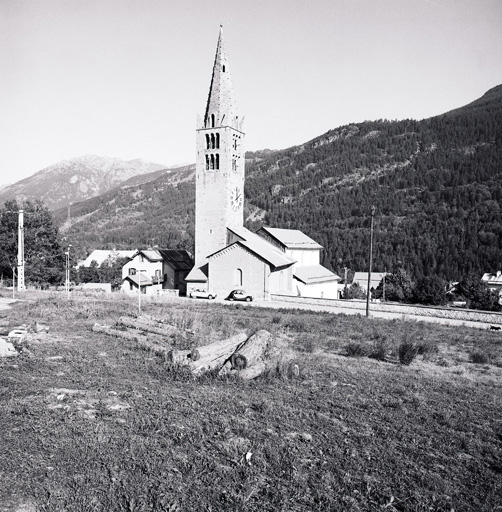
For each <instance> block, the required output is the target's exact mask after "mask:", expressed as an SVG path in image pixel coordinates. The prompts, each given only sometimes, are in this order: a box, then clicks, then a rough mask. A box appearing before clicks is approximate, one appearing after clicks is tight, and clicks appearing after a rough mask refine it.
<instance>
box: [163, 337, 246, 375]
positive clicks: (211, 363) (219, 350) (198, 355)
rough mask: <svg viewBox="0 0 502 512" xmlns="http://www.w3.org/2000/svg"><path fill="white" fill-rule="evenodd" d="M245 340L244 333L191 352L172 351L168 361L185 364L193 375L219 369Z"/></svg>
mask: <svg viewBox="0 0 502 512" xmlns="http://www.w3.org/2000/svg"><path fill="white" fill-rule="evenodd" d="M246 339H247V335H246V334H245V333H240V334H236V335H235V336H232V337H231V338H228V339H226V340H223V341H217V342H216V343H211V345H206V346H203V347H197V348H196V349H193V350H172V351H171V352H170V353H169V356H168V357H169V359H170V360H171V361H172V362H174V363H178V364H187V365H189V367H190V370H191V371H192V372H193V373H201V372H203V371H208V370H214V369H217V368H221V366H223V364H224V363H225V361H226V360H227V359H228V358H229V357H230V356H231V355H232V354H233V353H234V352H235V350H236V349H237V348H238V347H239V346H240V345H242V343H244V342H245V341H246Z"/></svg>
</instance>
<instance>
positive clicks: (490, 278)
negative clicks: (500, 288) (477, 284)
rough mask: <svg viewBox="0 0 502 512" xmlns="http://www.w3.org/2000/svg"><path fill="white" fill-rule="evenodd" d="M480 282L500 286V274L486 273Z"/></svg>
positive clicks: (501, 281)
mask: <svg viewBox="0 0 502 512" xmlns="http://www.w3.org/2000/svg"><path fill="white" fill-rule="evenodd" d="M481 281H485V282H486V283H487V284H500V285H502V272H501V271H500V270H499V271H498V272H497V273H496V274H491V273H490V272H487V273H486V274H483V277H482V278H481Z"/></svg>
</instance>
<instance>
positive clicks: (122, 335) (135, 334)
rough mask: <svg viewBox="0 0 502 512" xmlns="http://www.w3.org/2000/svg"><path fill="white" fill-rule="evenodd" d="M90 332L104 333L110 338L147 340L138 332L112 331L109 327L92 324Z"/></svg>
mask: <svg viewBox="0 0 502 512" xmlns="http://www.w3.org/2000/svg"><path fill="white" fill-rule="evenodd" d="M92 330H93V331H94V332H104V333H106V334H109V335H110V336H117V337H118V338H124V339H126V340H136V341H145V340H146V339H147V338H146V336H143V335H142V334H140V333H139V332H138V331H130V330H127V331H122V330H120V329H114V328H113V327H111V326H110V325H101V324H98V323H95V324H94V326H93V327H92Z"/></svg>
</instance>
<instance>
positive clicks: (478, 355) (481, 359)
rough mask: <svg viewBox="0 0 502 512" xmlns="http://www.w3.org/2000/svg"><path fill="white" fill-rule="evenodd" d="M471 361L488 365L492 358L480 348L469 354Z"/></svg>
mask: <svg viewBox="0 0 502 512" xmlns="http://www.w3.org/2000/svg"><path fill="white" fill-rule="evenodd" d="M469 359H470V360H471V363H476V364H487V363H489V362H490V356H489V355H488V354H487V353H486V352H483V350H481V349H479V348H477V349H475V350H473V351H472V352H471V353H470V354H469Z"/></svg>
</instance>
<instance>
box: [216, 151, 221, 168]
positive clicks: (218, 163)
mask: <svg viewBox="0 0 502 512" xmlns="http://www.w3.org/2000/svg"><path fill="white" fill-rule="evenodd" d="M219 168H220V155H219V154H218V153H216V169H219Z"/></svg>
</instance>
